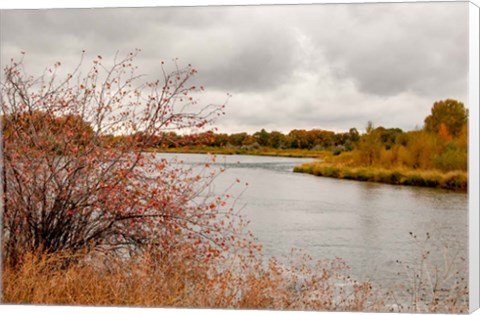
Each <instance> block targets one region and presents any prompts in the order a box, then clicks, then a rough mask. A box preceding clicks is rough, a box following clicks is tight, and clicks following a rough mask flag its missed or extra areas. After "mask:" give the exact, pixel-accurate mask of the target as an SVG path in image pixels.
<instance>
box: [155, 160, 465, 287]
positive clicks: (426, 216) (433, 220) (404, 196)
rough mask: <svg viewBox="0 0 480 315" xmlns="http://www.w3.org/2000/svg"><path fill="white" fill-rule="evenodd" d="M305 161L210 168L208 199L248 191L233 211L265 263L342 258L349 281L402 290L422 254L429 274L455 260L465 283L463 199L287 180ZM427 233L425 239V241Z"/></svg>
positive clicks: (222, 163)
mask: <svg viewBox="0 0 480 315" xmlns="http://www.w3.org/2000/svg"><path fill="white" fill-rule="evenodd" d="M160 156H161V157H167V158H172V157H178V158H180V159H182V160H184V163H185V164H187V165H195V164H198V165H203V164H204V162H205V161H206V156H205V155H200V154H161V155H160ZM309 161H311V159H302V158H284V157H262V156H239V155H230V156H222V155H219V156H217V160H216V163H214V164H213V167H225V168H226V171H225V172H224V173H222V174H221V176H219V177H218V178H217V179H216V180H215V182H214V185H213V187H212V189H213V190H214V191H218V192H222V191H223V190H224V189H225V188H226V187H227V186H229V185H230V184H231V183H232V182H234V181H235V180H236V179H237V178H239V179H240V180H241V184H239V185H238V187H237V189H238V190H237V193H240V190H243V189H244V188H246V190H245V191H244V192H243V193H242V194H241V196H240V197H239V198H238V200H237V203H236V206H237V207H238V208H241V209H242V210H241V211H242V213H243V214H244V215H245V216H246V217H247V218H248V219H249V220H250V221H251V223H250V228H251V230H252V231H253V233H254V235H255V236H256V237H257V238H258V240H259V241H260V242H261V243H262V244H263V245H264V254H265V255H266V256H276V257H280V256H282V255H288V254H289V253H290V250H291V248H300V249H302V250H304V251H305V252H306V253H308V254H310V255H311V256H312V257H313V258H315V259H323V258H335V257H340V258H342V259H343V260H344V261H345V262H346V263H347V264H348V265H349V266H350V267H351V270H349V273H350V275H351V276H352V277H353V278H355V279H357V280H362V281H363V280H369V281H372V283H374V284H376V285H377V286H380V287H383V288H389V287H393V286H395V285H397V284H398V283H402V282H405V274H403V273H404V272H405V270H408V268H407V266H409V268H415V266H416V264H418V263H419V262H420V261H421V260H422V259H421V254H422V252H423V251H427V250H428V251H430V252H431V253H430V255H429V256H430V257H429V258H428V260H426V262H427V264H428V265H427V267H428V268H430V269H432V270H433V269H434V268H435V266H438V267H440V268H442V267H443V266H444V265H445V261H450V259H451V258H453V257H456V258H455V263H454V266H453V268H455V269H458V270H459V271H460V273H461V274H465V275H466V272H467V269H468V259H467V253H468V195H467V194H465V193H459V192H452V191H446V190H440V189H430V188H420V187H407V186H394V185H387V184H378V183H368V182H357V181H350V180H340V179H333V178H324V177H316V176H312V175H308V174H299V173H293V172H292V169H293V167H294V166H295V165H298V164H301V163H305V162H309ZM244 182H248V186H244V184H243V183H244ZM427 233H429V235H431V238H430V239H429V240H428V241H425V239H426V235H427ZM412 234H413V235H412ZM415 236H416V237H415ZM423 248H425V250H423ZM445 257H446V259H445ZM397 261H399V262H397ZM417 267H418V266H417ZM399 272H400V273H401V275H399V274H398V273H399Z"/></svg>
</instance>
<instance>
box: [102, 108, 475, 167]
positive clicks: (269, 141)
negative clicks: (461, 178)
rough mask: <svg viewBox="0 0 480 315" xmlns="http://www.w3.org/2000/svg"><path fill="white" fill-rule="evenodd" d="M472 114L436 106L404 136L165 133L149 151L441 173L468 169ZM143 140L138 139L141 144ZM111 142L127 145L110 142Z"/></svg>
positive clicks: (391, 131)
mask: <svg viewBox="0 0 480 315" xmlns="http://www.w3.org/2000/svg"><path fill="white" fill-rule="evenodd" d="M467 122H468V110H467V109H466V108H465V106H464V104H463V103H461V102H458V101H456V100H452V99H447V100H445V101H439V102H436V103H435V104H434V105H433V107H432V111H431V114H430V115H429V116H427V117H426V118H425V120H424V123H425V124H424V126H423V128H422V129H419V130H413V131H403V130H401V129H399V128H385V127H382V126H379V127H375V126H374V125H373V123H372V122H368V123H367V126H366V128H365V131H364V132H363V133H360V132H359V131H358V130H357V129H356V128H350V130H349V131H348V132H337V133H335V132H333V131H327V130H321V129H312V130H304V129H294V130H292V131H290V132H289V133H288V134H284V133H282V132H280V131H270V132H269V131H266V130H265V129H261V130H260V131H258V132H255V133H253V134H248V133H246V132H241V133H233V134H225V133H214V132H206V133H201V134H195V135H178V134H176V133H174V132H170V133H163V134H161V135H159V136H157V137H156V138H154V139H153V140H152V139H150V141H151V142H150V143H149V147H151V148H158V149H162V148H163V149H168V148H174V147H176V148H178V147H185V146H208V147H217V148H241V149H243V150H256V149H259V148H272V149H302V150H312V151H330V152H331V153H332V154H333V155H334V156H338V155H340V154H342V153H343V152H350V151H351V153H350V154H348V159H345V161H347V160H348V162H345V163H347V164H349V165H350V166H378V167H384V168H392V167H407V168H412V169H427V170H428V169H439V170H443V171H450V170H466V169H467V144H468V141H467V131H468V128H467ZM141 138H142V137H141V135H137V139H138V141H141ZM110 141H114V142H116V141H119V142H121V141H123V137H122V136H120V137H111V139H110Z"/></svg>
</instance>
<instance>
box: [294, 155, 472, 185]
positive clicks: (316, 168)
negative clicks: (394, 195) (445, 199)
mask: <svg viewBox="0 0 480 315" xmlns="http://www.w3.org/2000/svg"><path fill="white" fill-rule="evenodd" d="M293 171H294V172H295V173H305V174H311V175H315V176H323V177H331V178H337V179H350V180H356V181H362V182H375V183H382V184H390V185H403V186H416V187H429V188H442V189H448V190H455V191H463V192H467V186H468V176H467V172H464V171H449V172H446V173H443V172H439V171H436V170H414V169H406V168H394V169H384V168H377V167H350V166H342V165H336V164H334V163H325V162H321V161H320V162H312V163H305V164H302V165H299V166H296V167H295V168H294V169H293Z"/></svg>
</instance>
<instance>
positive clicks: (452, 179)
mask: <svg viewBox="0 0 480 315" xmlns="http://www.w3.org/2000/svg"><path fill="white" fill-rule="evenodd" d="M467 186H468V179H467V177H466V176H465V175H460V174H454V175H450V176H448V177H447V178H446V179H445V180H444V181H443V183H442V187H443V188H447V189H454V190H465V189H467Z"/></svg>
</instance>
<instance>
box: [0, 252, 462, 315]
mask: <svg viewBox="0 0 480 315" xmlns="http://www.w3.org/2000/svg"><path fill="white" fill-rule="evenodd" d="M180 251H181V250H180ZM183 254H184V255H183V256H182V255H174V256H173V255H172V256H171V257H158V256H154V255H148V254H145V255H142V256H140V257H136V258H133V259H130V260H128V261H127V260H122V259H119V258H116V257H111V256H103V255H96V256H95V257H92V256H82V257H80V256H78V257H75V258H76V261H77V262H76V263H70V264H66V262H67V261H71V258H72V257H71V256H70V255H61V254H54V255H45V254H41V255H34V254H27V255H26V256H25V257H24V259H23V262H22V264H21V265H19V266H17V267H16V268H13V267H6V268H5V269H4V272H3V279H2V280H3V296H2V301H3V303H9V304H48V305H53V304H55V305H58V304H68V305H97V306H100V305H108V306H122V305H123V306H157V307H191V308H192V307H193V308H238V309H277V310H279V309H280V310H327V311H370V312H374V311H383V312H385V311H409V312H419V311H421V312H440V313H451V312H454V313H466V312H468V288H467V287H465V288H464V287H463V286H464V284H460V285H459V284H456V285H455V286H454V287H450V288H449V290H448V291H446V292H447V293H448V295H446V296H443V297H441V298H440V296H439V295H438V293H437V292H440V291H438V289H436V288H435V287H434V286H432V279H433V280H435V283H437V284H439V283H440V284H441V283H442V281H446V280H449V281H450V280H451V277H452V276H454V275H455V273H454V270H455V269H454V268H451V266H449V267H448V269H449V270H450V271H449V274H447V273H446V275H447V276H445V275H443V274H442V278H436V277H435V275H433V274H430V273H428V270H430V269H431V268H428V267H427V266H428V264H427V262H428V258H427V257H425V258H424V260H422V262H421V266H422V267H421V268H422V269H417V270H416V272H418V273H419V274H420V278H417V277H414V278H412V279H409V278H408V274H406V275H404V277H405V284H404V286H406V287H403V288H402V287H398V288H396V289H395V288H393V289H391V290H389V291H385V292H380V291H375V290H374V289H373V288H372V286H371V285H370V283H368V282H356V281H354V280H352V279H350V277H349V276H348V275H347V274H348V267H347V266H346V265H345V263H344V262H342V261H341V260H340V259H334V260H322V261H318V262H313V261H312V260H311V258H310V257H309V256H307V255H304V254H301V253H299V252H292V255H291V256H290V257H292V258H291V259H290V260H289V261H286V262H284V263H279V262H278V261H277V260H275V259H271V260H270V261H269V262H268V264H265V263H262V262H261V260H260V259H259V258H258V257H253V256H242V255H236V256H235V259H230V260H219V261H217V264H215V266H214V265H212V264H205V263H203V262H201V261H197V260H195V259H194V258H193V257H190V256H189V254H188V252H183ZM425 268H427V269H425ZM427 275H428V281H427V280H424V279H427V278H425V277H426V276H427ZM410 280H412V282H411V283H410ZM405 289H406V290H407V291H405ZM399 290H401V291H403V292H409V294H413V293H414V294H415V297H419V298H418V299H415V300H414V301H413V302H412V304H411V305H405V304H404V305H401V304H398V302H397V300H396V299H395V298H394V297H395V296H396V295H397V294H398V293H400V291H399ZM412 290H413V291H412ZM412 292H413V293H412ZM442 295H444V294H442Z"/></svg>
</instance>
